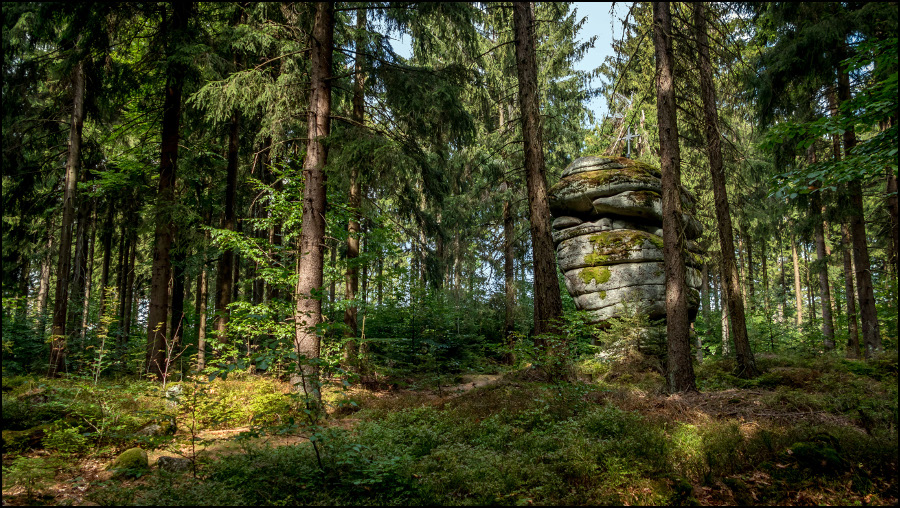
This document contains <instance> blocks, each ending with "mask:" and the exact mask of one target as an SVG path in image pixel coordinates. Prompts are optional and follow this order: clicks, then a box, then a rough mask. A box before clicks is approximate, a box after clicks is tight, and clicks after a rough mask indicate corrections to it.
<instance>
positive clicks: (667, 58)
mask: <svg viewBox="0 0 900 508" xmlns="http://www.w3.org/2000/svg"><path fill="white" fill-rule="evenodd" d="M653 47H654V49H655V52H656V74H657V75H656V97H657V118H658V121H659V154H660V157H659V158H660V163H661V164H660V165H661V168H660V169H661V171H662V219H663V259H664V265H665V273H666V336H667V344H668V348H667V349H668V357H667V361H666V379H667V381H668V386H669V391H672V392H691V391H696V390H697V386H696V382H695V379H694V365H693V363H692V362H691V343H690V327H691V321H690V318H689V316H688V300H687V285H686V284H685V274H686V269H685V265H684V223H683V219H682V209H681V151H680V149H679V146H678V122H677V119H676V112H675V111H676V105H675V86H674V81H675V77H674V66H675V62H674V60H675V59H674V53H673V50H672V18H671V14H670V12H669V3H668V2H654V3H653Z"/></svg>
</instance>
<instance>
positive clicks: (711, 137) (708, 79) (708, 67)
mask: <svg viewBox="0 0 900 508" xmlns="http://www.w3.org/2000/svg"><path fill="white" fill-rule="evenodd" d="M705 10H706V9H705V5H704V4H703V3H696V4H694V12H693V14H694V26H695V27H696V30H697V41H698V44H697V46H698V50H699V51H698V52H699V56H700V90H701V92H700V93H701V95H702V96H703V113H704V114H703V117H704V124H705V131H706V143H707V157H708V158H709V167H710V176H711V178H712V187H713V197H714V200H715V206H716V219H717V222H718V226H719V245H720V250H721V253H722V265H723V266H722V275H723V281H722V282H723V286H724V289H725V299H726V300H727V304H726V306H727V307H728V312H729V317H730V321H731V331H732V337H733V339H734V345H735V353H736V355H737V367H738V375H739V376H742V377H754V376H756V375H758V374H759V370H758V369H757V367H756V359H755V358H754V357H753V351H752V349H751V348H750V339H749V336H748V335H747V322H746V317H745V314H744V302H743V300H742V298H741V284H740V280H739V278H738V272H737V268H736V267H735V260H734V238H733V237H732V235H733V233H732V226H731V211H730V209H729V205H728V193H727V190H726V187H725V164H724V161H723V159H722V148H721V143H722V135H721V133H720V132H719V115H718V112H717V109H716V90H715V85H714V83H713V72H712V64H711V62H710V58H709V42H708V37H707V34H706V15H705ZM657 58H658V57H657ZM673 94H674V92H673ZM673 117H674V114H673ZM660 126H662V123H660ZM665 231H666V230H665V225H664V226H663V233H665ZM667 242H668V240H663V245H666V243H667ZM667 279H668V275H667ZM667 293H668V291H667ZM726 328H727V327H726ZM723 344H724V341H723Z"/></svg>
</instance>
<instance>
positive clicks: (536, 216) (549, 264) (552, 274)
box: [513, 2, 562, 348]
mask: <svg viewBox="0 0 900 508" xmlns="http://www.w3.org/2000/svg"><path fill="white" fill-rule="evenodd" d="M513 24H514V30H515V47H516V72H517V76H518V86H519V106H520V111H521V117H522V137H523V140H524V150H525V180H526V184H527V187H528V207H529V217H530V221H531V247H532V256H533V259H534V336H535V338H536V339H535V341H536V343H537V345H538V347H539V348H544V347H545V344H544V341H543V339H542V338H541V336H542V335H544V334H546V333H548V332H553V331H555V330H556V322H557V320H558V319H559V318H560V317H561V316H562V298H561V297H560V294H559V281H558V279H557V275H556V251H555V249H554V248H553V238H552V236H551V233H550V205H549V202H548V198H547V178H546V176H545V168H544V150H543V133H542V127H541V112H540V95H539V91H538V83H537V63H536V60H535V49H534V45H535V42H534V11H533V10H532V4H531V3H530V2H513Z"/></svg>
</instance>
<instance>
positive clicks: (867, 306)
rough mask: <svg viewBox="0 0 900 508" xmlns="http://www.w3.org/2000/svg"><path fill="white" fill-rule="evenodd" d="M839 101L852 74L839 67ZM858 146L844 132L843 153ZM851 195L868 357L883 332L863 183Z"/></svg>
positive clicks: (843, 99)
mask: <svg viewBox="0 0 900 508" xmlns="http://www.w3.org/2000/svg"><path fill="white" fill-rule="evenodd" d="M837 71H838V100H839V101H840V102H839V104H838V106H840V103H843V102H846V101H849V100H850V74H849V73H848V71H847V67H846V65H844V64H843V63H841V64H839V65H838V69H837ZM855 147H856V132H855V131H854V129H853V127H852V126H851V127H850V128H848V129H847V130H846V131H844V153H845V155H849V154H850V153H851V152H852V151H853V149H854V148H855ZM847 189H848V190H849V195H850V207H849V208H850V210H849V212H850V236H851V239H852V240H853V263H854V269H855V272H856V291H857V295H858V296H859V317H860V321H861V323H860V325H861V327H862V339H863V344H864V345H865V351H864V352H865V356H866V358H871V357H872V355H874V354H876V353H877V352H879V351H881V332H880V331H879V329H878V314H877V312H876V309H875V290H874V288H873V286H872V273H871V271H870V266H871V265H870V263H869V247H868V245H867V244H866V223H865V217H864V216H863V213H864V212H863V194H862V184H861V182H860V181H859V180H852V181H850V182H849V183H848V184H847Z"/></svg>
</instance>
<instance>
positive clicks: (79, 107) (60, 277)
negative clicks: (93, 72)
mask: <svg viewBox="0 0 900 508" xmlns="http://www.w3.org/2000/svg"><path fill="white" fill-rule="evenodd" d="M72 78H73V79H72V88H73V94H72V104H73V108H72V122H71V123H70V124H69V146H68V155H67V157H66V179H65V183H64V191H63V207H62V209H63V212H62V221H61V229H60V235H59V261H58V264H57V268H56V297H55V301H54V305H53V325H52V328H51V331H50V333H51V335H52V339H51V343H50V365H49V369H48V372H47V375H48V376H49V377H56V376H58V375H59V374H60V373H61V372H62V371H64V370H65V368H66V313H67V310H68V303H69V271H70V269H71V266H70V261H71V249H72V222H73V220H74V218H75V199H76V188H77V183H78V172H79V169H80V167H81V131H82V128H83V126H84V87H85V77H84V64H83V63H82V62H78V63H77V64H76V65H75V69H74V70H73V73H72Z"/></svg>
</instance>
